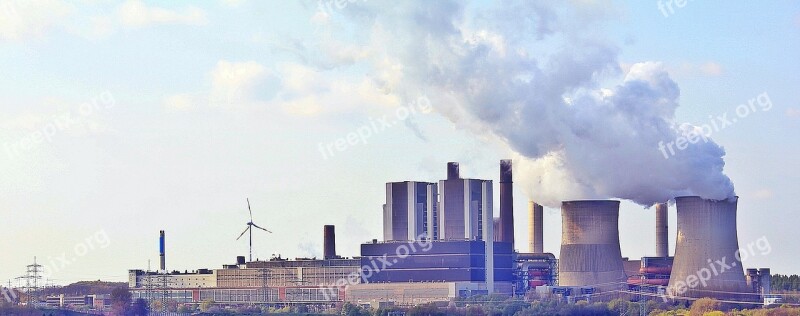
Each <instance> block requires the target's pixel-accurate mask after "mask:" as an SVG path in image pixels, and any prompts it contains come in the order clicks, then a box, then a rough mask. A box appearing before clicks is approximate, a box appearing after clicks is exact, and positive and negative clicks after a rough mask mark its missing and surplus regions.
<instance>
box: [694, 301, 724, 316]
mask: <svg viewBox="0 0 800 316" xmlns="http://www.w3.org/2000/svg"><path fill="white" fill-rule="evenodd" d="M720 306H721V304H720V303H719V302H718V301H717V300H715V299H713V298H708V297H704V298H701V299H699V300H696V301H694V303H692V307H691V308H690V309H689V315H690V316H703V314H705V313H708V312H713V311H716V310H719V309H720Z"/></svg>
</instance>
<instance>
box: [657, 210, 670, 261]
mask: <svg viewBox="0 0 800 316" xmlns="http://www.w3.org/2000/svg"><path fill="white" fill-rule="evenodd" d="M668 210H669V208H668V207H667V203H658V204H656V257H669V241H668V240H667V238H668V229H667V226H668V222H667V217H668Z"/></svg>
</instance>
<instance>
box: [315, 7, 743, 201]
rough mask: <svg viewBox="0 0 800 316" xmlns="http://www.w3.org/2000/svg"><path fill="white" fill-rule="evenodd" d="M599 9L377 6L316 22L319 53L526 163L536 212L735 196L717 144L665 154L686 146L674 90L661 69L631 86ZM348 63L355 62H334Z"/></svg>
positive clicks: (636, 69) (635, 76) (639, 72)
mask: <svg viewBox="0 0 800 316" xmlns="http://www.w3.org/2000/svg"><path fill="white" fill-rule="evenodd" d="M599 5H602V6H610V4H609V3H606V2H602V1H600V2H598V1H566V2H546V3H533V2H528V1H503V2H501V3H497V4H466V3H463V2H461V1H435V2H432V1H402V2H382V1H368V2H363V3H362V2H358V3H357V4H352V5H350V6H348V7H347V8H344V9H343V10H341V11H337V12H334V13H332V16H331V17H329V19H326V20H324V21H319V20H318V19H317V20H315V23H318V24H322V27H324V31H323V32H324V33H323V35H324V36H322V37H321V38H322V40H321V41H322V42H323V43H321V44H320V45H319V47H326V48H330V47H336V48H338V49H337V50H335V51H331V50H325V51H323V52H322V53H323V54H325V53H327V54H328V56H329V57H328V60H329V61H336V60H342V61H341V63H340V65H339V66H340V67H348V66H354V67H367V68H368V69H369V73H370V74H371V75H372V79H373V80H374V82H375V85H376V86H377V87H379V88H380V89H381V90H382V91H386V92H387V93H391V94H394V95H398V96H400V97H402V98H405V99H411V98H413V97H415V96H418V95H421V94H424V95H427V96H429V98H430V99H431V103H432V104H434V109H435V110H436V111H437V112H438V113H440V114H441V115H443V116H445V117H447V118H448V119H450V120H451V121H452V122H454V123H455V124H456V125H457V126H458V127H460V128H464V129H467V130H470V131H473V132H474V133H475V134H476V135H486V134H490V135H493V136H494V137H495V138H497V139H499V140H500V141H502V142H504V143H505V144H506V145H507V146H508V147H509V148H510V149H511V150H513V151H514V152H515V153H517V154H518V156H517V157H515V158H516V160H517V161H516V162H515V168H516V171H515V175H516V179H515V181H516V182H518V183H522V184H523V185H524V186H525V187H526V190H527V191H528V193H529V197H530V198H532V199H534V200H536V201H539V202H540V203H541V204H545V205H549V206H557V205H559V204H560V202H561V201H562V200H568V199H596V198H620V199H628V200H631V201H634V202H636V203H638V204H641V205H646V206H649V205H652V204H653V203H655V202H663V201H667V200H668V199H671V198H673V197H675V196H679V195H700V196H702V197H705V198H710V199H725V198H728V197H731V196H733V194H734V189H733V184H732V183H731V181H730V179H729V178H728V177H727V176H726V175H725V174H724V173H723V166H724V161H723V159H722V157H723V156H724V154H725V152H724V150H723V149H722V148H721V147H720V146H718V145H717V144H716V143H714V142H713V141H712V140H708V141H707V142H705V141H700V142H698V143H695V144H689V147H688V148H686V149H684V150H678V151H677V152H676V153H675V155H674V156H670V157H668V158H665V156H664V155H663V154H662V152H661V151H660V150H659V143H660V142H663V143H669V142H672V141H674V140H675V139H676V138H677V137H678V136H680V135H681V134H683V133H686V131H685V129H684V130H682V129H678V128H676V124H675V110H676V108H677V107H678V99H679V95H680V90H679V88H678V85H677V84H676V83H675V82H674V81H673V80H672V79H671V78H670V76H669V74H668V73H667V72H666V70H665V68H664V67H663V66H662V65H661V64H660V63H657V62H642V63H636V64H633V65H631V66H630V69H629V71H628V72H627V73H625V74H623V73H622V70H621V69H620V66H619V65H620V62H619V60H618V49H617V47H616V45H614V44H612V43H611V42H609V41H606V40H603V39H602V38H603V36H602V33H600V32H602V27H603V26H602V25H601V24H599V23H598V21H599V20H600V19H601V18H602V17H601V16H598V14H597V13H596V12H598V11H597V10H595V9H596V7H597V6H599ZM573 21H584V22H585V23H573ZM586 21H588V22H586ZM352 32H355V34H351V33H352ZM331 34H334V35H331ZM349 35H355V36H349ZM357 39H367V40H361V41H359V40H357ZM353 47H358V48H353ZM342 50H344V51H356V52H359V54H352V55H351V57H350V58H347V59H342V58H337V56H338V55H339V54H340V53H341V51H342ZM332 68H335V67H332ZM620 77H621V78H620ZM608 82H617V83H616V84H613V83H612V84H611V85H612V86H611V87H609V88H603V87H602V86H603V85H607V84H608Z"/></svg>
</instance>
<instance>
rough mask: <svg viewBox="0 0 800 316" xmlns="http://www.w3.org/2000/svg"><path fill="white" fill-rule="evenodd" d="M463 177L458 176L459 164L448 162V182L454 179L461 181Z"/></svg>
mask: <svg viewBox="0 0 800 316" xmlns="http://www.w3.org/2000/svg"><path fill="white" fill-rule="evenodd" d="M460 178H461V176H460V175H459V174H458V163H457V162H448V163H447V180H452V179H460Z"/></svg>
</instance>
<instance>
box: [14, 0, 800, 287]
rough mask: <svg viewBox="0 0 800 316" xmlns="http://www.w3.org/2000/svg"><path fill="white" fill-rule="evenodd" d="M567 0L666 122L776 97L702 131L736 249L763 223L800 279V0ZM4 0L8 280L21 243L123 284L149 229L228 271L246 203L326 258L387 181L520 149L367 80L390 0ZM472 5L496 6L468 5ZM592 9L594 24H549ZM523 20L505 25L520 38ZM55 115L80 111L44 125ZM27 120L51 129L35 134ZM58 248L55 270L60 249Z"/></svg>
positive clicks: (374, 233) (633, 221)
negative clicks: (714, 157) (404, 112)
mask: <svg viewBox="0 0 800 316" xmlns="http://www.w3.org/2000/svg"><path fill="white" fill-rule="evenodd" d="M571 3H572V4H574V5H576V6H578V7H584V6H585V8H584V9H583V10H584V11H581V12H582V13H580V15H579V16H580V17H582V18H586V19H587V20H591V19H597V20H601V21H602V22H599V23H598V24H597V25H600V26H597V27H594V26H593V27H591V28H590V31H591V32H593V33H597V34H598V37H599V38H602V39H603V40H604V41H607V42H608V43H610V44H611V45H613V46H615V47H616V49H617V56H616V59H617V60H618V61H619V64H620V68H621V70H622V74H620V75H619V76H613V75H612V76H606V77H603V78H599V79H598V82H600V85H602V86H603V87H612V86H615V85H617V84H619V81H620V77H621V76H624V72H625V71H627V69H628V68H629V67H630V66H631V65H633V64H636V63H640V62H647V61H655V62H662V63H663V67H664V68H665V69H666V70H667V71H668V72H669V74H670V77H671V78H672V80H674V81H675V82H676V83H677V84H678V85H679V87H680V92H681V96H680V99H679V101H680V107H678V109H677V111H676V117H675V120H676V121H678V122H689V123H694V124H702V123H704V122H705V121H707V120H708V117H709V115H713V116H717V115H720V114H722V113H726V112H733V111H734V110H735V108H736V106H737V105H739V104H742V103H746V102H747V101H748V100H749V99H752V98H755V97H756V96H758V95H760V94H762V93H764V92H766V93H768V95H769V98H770V100H771V102H772V104H773V105H774V106H773V107H772V108H771V109H770V110H768V111H760V112H757V113H752V114H751V115H749V116H747V117H746V118H742V119H741V120H740V121H739V122H737V123H736V124H734V125H732V126H729V127H727V128H726V129H724V130H721V131H719V132H716V133H714V134H713V136H712V137H713V138H714V140H715V141H716V142H717V143H718V144H719V145H721V146H723V147H724V148H725V150H726V153H727V154H726V156H725V162H726V165H725V169H724V172H725V174H727V175H728V176H729V177H730V178H731V180H732V181H733V183H734V184H735V185H736V193H737V194H738V195H739V196H740V197H741V199H740V203H739V217H738V219H739V240H740V244H746V243H747V242H750V241H755V240H756V239H758V238H761V237H764V236H766V237H767V238H768V240H769V241H770V244H771V246H772V252H771V253H769V254H764V255H759V256H755V257H753V258H750V259H748V260H747V261H746V262H745V265H746V266H748V267H750V266H752V267H771V268H772V269H773V272H774V273H800V270H799V268H800V266H799V265H798V264H797V263H796V258H797V254H798V252H800V246H798V244H797V242H796V233H795V232H796V230H797V227H798V224H800V221H798V219H797V218H798V216H797V215H796V213H795V212H796V211H795V207H794V206H795V205H798V204H800V200H799V199H800V197H798V195H797V192H799V191H800V184H799V181H798V180H800V168H798V163H797V160H796V157H798V156H800V149H799V148H800V146H798V145H800V140H798V137H797V135H800V128H799V127H798V124H799V123H800V89H798V87H800V76H798V74H799V73H800V61H798V60H800V59H798V56H800V3H797V2H795V1H770V2H754V1H732V2H713V1H691V2H689V3H688V4H687V6H686V7H683V8H676V9H675V11H674V13H672V14H671V15H669V16H668V17H665V16H664V15H663V14H662V12H661V11H659V9H658V6H657V3H658V2H656V1H635V2H634V1H631V2H608V3H606V2H602V1H572V2H571ZM0 4H2V5H0V73H2V76H0V146H1V147H0V150H1V151H2V152H0V165H2V168H0V175H2V177H1V178H0V179H2V181H0V201H2V203H0V240H1V242H0V281H3V282H6V280H8V279H13V278H14V277H17V276H19V275H22V274H23V273H24V270H25V265H26V264H29V263H31V261H32V259H33V257H34V256H38V258H39V259H40V262H43V263H45V264H48V265H50V266H53V264H52V263H56V265H57V267H58V268H56V269H52V267H51V269H52V270H54V271H53V273H52V276H51V278H52V279H54V280H55V281H54V282H55V283H67V282H73V281H77V280H85V279H98V278H99V279H107V280H125V279H126V272H127V270H128V269H142V268H146V266H147V260H148V259H151V260H152V262H153V266H154V267H155V266H156V264H157V258H158V253H157V252H158V248H157V237H158V231H159V230H161V229H164V230H166V231H167V250H168V252H169V253H168V258H167V262H168V268H170V269H177V270H186V269H188V270H192V269H196V268H216V267H220V266H221V265H222V264H225V263H231V262H233V260H234V258H235V256H237V255H246V253H247V242H246V241H245V240H244V239H243V240H240V241H235V240H234V239H235V238H236V236H237V235H238V234H239V233H240V232H241V230H242V229H244V228H245V223H246V222H247V218H246V214H247V211H246V203H245V198H246V197H249V198H250V201H251V204H252V207H253V211H254V216H255V222H256V223H257V224H259V225H261V226H264V227H266V228H268V229H270V230H272V231H273V232H274V234H271V235H266V234H261V233H259V232H257V233H256V234H254V236H255V238H256V239H255V241H254V244H255V249H254V251H255V252H256V254H257V255H258V257H260V258H267V257H269V256H270V254H273V253H275V254H277V253H280V254H282V255H283V256H284V257H297V256H315V255H316V256H320V255H321V251H322V247H321V245H322V226H323V225H325V224H334V225H336V227H337V238H338V243H337V250H338V251H339V253H340V254H341V255H345V256H353V255H357V254H358V253H357V252H358V244H359V243H360V242H363V241H366V240H369V239H372V238H379V237H380V232H381V204H382V203H383V201H384V183H385V182H387V181H400V180H420V181H436V180H438V179H441V178H443V177H444V176H445V163H446V162H447V161H459V162H461V168H462V174H463V175H464V176H467V177H474V178H488V179H493V180H495V181H497V180H498V179H497V176H498V172H499V171H498V161H499V160H500V159H503V158H508V157H512V156H514V153H513V152H512V150H511V149H510V148H509V146H507V145H506V144H504V143H502V142H500V141H498V138H496V137H493V136H491V132H490V131H488V130H487V131H486V133H481V132H476V127H475V126H473V125H461V124H460V123H456V122H454V119H453V117H454V116H453V114H452V112H446V111H447V110H452V108H449V107H443V106H442V103H443V102H444V101H442V100H444V99H443V98H439V96H436V95H426V94H425V93H422V92H420V91H419V90H410V91H409V90H406V91H399V89H398V90H397V91H387V90H386V89H381V88H384V87H382V86H380V84H376V82H378V83H385V82H389V83H395V82H397V81H402V78H400V79H398V78H397V77H395V74H396V73H395V72H394V71H396V70H397V69H407V68H408V67H403V66H407V65H401V64H395V65H390V66H386V64H391V62H392V60H389V59H387V60H381V59H379V58H374V59H370V58H367V57H364V56H367V55H369V56H373V55H374V54H375V51H379V50H380V49H381V47H383V44H385V43H389V44H395V43H401V42H402V40H404V39H403V38H399V36H398V37H397V38H395V37H393V36H388V37H384V38H381V37H377V36H372V37H371V36H370V33H369V32H366V30H365V29H364V28H363V26H364V25H365V24H363V23H365V22H363V21H361V20H360V19H367V18H365V17H364V16H369V13H370V12H372V11H370V10H374V9H375V7H379V6H381V5H384V6H383V8H384V9H385V10H386V11H385V13H386V12H389V13H386V14H391V12H394V14H398V15H400V14H402V13H403V12H405V11H402V9H398V10H397V11H392V10H393V6H392V5H391V3H381V2H380V1H377V0H375V1H374V0H369V1H366V2H364V1H355V2H352V3H348V4H347V6H345V7H343V8H341V9H338V8H336V7H335V5H334V7H333V10H332V11H329V12H325V13H321V12H319V9H318V3H317V2H315V1H306V2H290V1H246V0H241V1H219V2H217V1H202V2H193V1H192V2H189V1H185V2H178V1H175V2H173V1H169V2H167V1H163V2H157V1H143V2H140V1H127V2H113V1H81V2H75V3H72V2H62V1H61V0H42V1H35V2H28V1H17V0H0ZM440 4H442V3H440ZM366 6H369V8H365V7H366ZM484 6H487V7H492V6H497V4H493V3H491V2H489V3H484V2H481V3H473V4H470V5H469V6H468V9H467V10H475V8H482V7H484ZM362 10H363V12H366V13H363V14H362ZM404 18H406V17H405V16H400V17H399V18H398V19H399V20H402V19H404ZM407 19H409V20H411V19H412V18H411V17H408V18H407ZM562 23H564V22H563V21H562ZM583 23H595V22H592V21H590V22H587V21H584V20H575V21H569V22H566V23H564V24H561V25H559V27H562V28H573V26H574V27H575V28H576V29H579V30H580V27H579V25H581V24H583ZM332 25H333V27H332ZM387 31H388V33H387V34H393V33H392V32H393V30H391V29H390V30H387ZM520 32H521V33H518V34H506V36H507V37H513V36H521V37H522V38H525V37H526V36H527V35H526V34H525V32H526V30H525V29H521V30H520ZM587 32H589V31H588V29H587ZM332 39H335V40H332ZM562 40H564V41H567V42H569V41H570V39H569V38H568V37H567V38H566V39H562ZM342 42H346V43H345V44H347V43H350V44H352V43H356V44H359V45H340V46H337V44H342ZM498 45H500V44H498ZM543 45H544V47H545V48H547V47H557V46H558V45H560V44H559V42H558V41H553V42H548V41H545V42H543ZM531 51H533V52H535V51H536V49H532V50H531ZM391 53H392V52H391V51H390V52H389V54H388V55H387V56H390V57H391ZM420 58H426V57H420ZM365 60H369V61H365ZM383 61H385V62H386V64H383V63H382V62H383ZM387 86H390V85H387ZM401 86H402V85H400V84H398V85H394V87H401ZM455 93H456V94H458V93H459V92H458V91H455ZM423 95H425V96H426V97H430V98H431V100H432V102H433V108H434V111H432V112H431V113H422V112H418V113H417V114H414V115H412V116H411V118H410V119H408V120H406V121H404V122H398V123H396V124H395V125H394V126H392V127H390V128H386V129H385V130H384V129H381V130H379V131H377V132H373V133H372V135H371V136H370V137H369V138H368V139H367V143H366V144H364V143H357V144H356V145H348V146H347V148H346V149H345V150H344V151H341V152H339V151H335V152H334V155H333V156H332V157H328V158H327V159H325V158H324V157H323V156H322V154H321V152H320V150H319V148H320V144H323V145H322V147H323V148H324V147H325V146H326V144H329V143H330V144H333V143H335V141H336V140H337V139H339V138H346V137H347V135H348V134H349V133H353V132H358V131H359V129H360V128H364V127H369V126H371V124H372V123H373V122H375V121H376V119H379V118H381V117H383V116H387V117H388V118H389V119H390V120H392V121H397V117H396V113H397V112H396V111H397V109H398V108H401V107H403V106H406V105H408V102H409V100H416V99H417V98H418V97H421V96H423ZM93 101H94V102H95V103H96V104H98V106H97V107H95V108H93V110H92V111H91V113H88V112H84V113H82V112H81V109H82V104H85V103H91V102H93ZM437 102H438V103H437ZM65 115H67V116H69V115H72V117H73V118H74V119H80V121H76V122H75V123H73V124H72V125H71V126H69V127H66V128H58V127H55V128H54V127H53V126H55V123H56V121H58V120H61V118H63V117H64V116H65ZM54 118H56V119H54ZM54 120H56V121H54ZM58 122H61V121H58ZM62 124H63V123H62ZM477 130H478V131H480V127H478V128H477ZM37 131H38V132H41V133H42V134H44V133H51V134H52V135H51V136H50V140H49V141H48V140H39V141H35V140H33V135H36V133H37ZM23 140H26V142H33V144H32V145H30V146H23V145H22V143H21V141H23ZM23 147H25V148H23ZM28 147H29V148H28ZM334 150H335V149H334ZM515 176H516V177H522V176H523V175H521V174H520V173H517V174H515ZM515 181H518V180H517V179H515ZM518 182H519V181H518ZM495 191H497V190H496V189H495ZM515 197H516V200H515V216H516V219H517V231H516V239H517V241H518V246H517V248H521V249H523V250H525V246H524V241H525V240H526V238H527V225H526V224H525V220H526V209H525V207H526V203H527V197H526V190H525V189H523V188H522V187H521V186H517V191H516V192H515ZM496 205H497V204H496ZM674 212H675V210H674V208H671V214H672V217H671V223H672V225H671V227H670V235H671V237H670V247H671V249H673V247H674V235H675V226H674V223H675V218H674ZM495 214H498V213H497V211H495ZM546 215H547V217H546V225H545V250H546V251H550V252H555V253H557V252H558V244H559V241H560V240H559V239H560V215H559V212H558V210H556V209H549V211H547V212H546ZM653 226H654V224H653V214H652V212H650V211H649V210H643V208H642V207H641V206H638V205H636V204H633V203H630V202H625V203H623V207H622V212H621V219H620V235H621V243H622V252H623V255H624V256H629V257H633V258H638V257H641V256H644V255H653V252H654V245H653V244H654V239H655V237H654V233H653V231H652V227H653ZM97 236H107V237H108V244H107V247H99V246H96V247H94V248H95V249H92V250H89V251H88V253H87V254H85V255H79V254H78V253H76V249H77V250H78V251H80V249H81V247H83V246H81V245H87V244H89V243H93V244H95V245H100V244H102V245H105V243H101V242H100V241H99V240H98V239H96V238H97ZM93 238H95V239H93ZM87 239H89V240H95V241H94V242H91V241H89V242H87ZM63 256H66V258H69V259H70V262H69V263H68V264H64V265H61V264H59V262H60V261H59V260H58V259H56V258H58V257H63ZM73 259H74V260H73Z"/></svg>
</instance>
